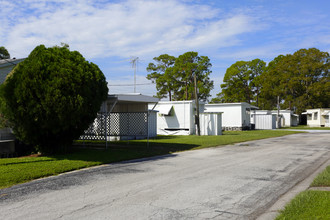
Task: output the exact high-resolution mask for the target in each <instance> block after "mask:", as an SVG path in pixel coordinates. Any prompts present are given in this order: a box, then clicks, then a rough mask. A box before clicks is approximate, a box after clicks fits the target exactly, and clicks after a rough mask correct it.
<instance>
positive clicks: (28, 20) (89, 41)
mask: <svg viewBox="0 0 330 220" xmlns="http://www.w3.org/2000/svg"><path fill="white" fill-rule="evenodd" d="M6 2H7V3H8V4H9V3H10V2H9V1H6ZM55 2H56V1H45V0H39V1H38V0H25V1H21V4H20V5H19V4H17V5H16V6H15V7H13V6H11V9H10V10H8V11H6V12H5V13H6V14H9V13H11V11H15V10H16V11H17V12H16V14H17V19H16V18H15V19H16V20H15V22H14V24H13V19H14V18H11V20H10V19H9V20H6V21H5V23H6V24H8V25H11V26H10V28H8V27H7V28H5V31H6V32H7V33H6V37H4V39H6V40H5V44H6V46H7V48H8V49H9V50H12V51H19V52H20V53H21V54H25V55H28V53H29V52H30V51H31V50H32V49H33V48H34V47H35V46H37V45H39V44H45V45H46V46H53V45H59V44H60V43H61V42H65V43H68V44H69V45H70V47H71V49H74V50H78V51H80V52H81V53H82V54H83V55H84V56H86V57H87V58H97V57H107V56H121V57H127V56H129V55H137V56H150V54H159V53H160V51H170V52H171V51H180V52H184V51H187V50H198V49H201V48H214V47H216V48H221V47H228V46H232V45H235V44H237V43H238V42H239V40H238V38H237V36H238V35H239V34H242V33H246V32H250V31H254V30H256V29H257V28H258V27H257V26H256V24H255V21H254V19H253V18H252V17H249V16H247V15H244V14H236V15H232V16H231V17H228V18H222V19H220V17H221V15H220V14H219V12H220V11H219V10H217V9H214V8H211V7H210V6H207V5H197V4H193V5H188V4H186V3H183V2H181V1H179V0H169V1H149V0H139V1H134V0H128V1H123V2H118V3H102V1H100V2H97V3H98V4H92V3H91V2H93V1H88V0H75V1H64V0H62V1H57V2H56V3H55ZM58 2H59V3H58ZM20 7H21V8H20ZM24 7H25V9H24ZM5 26H6V25H5ZM2 37H3V36H2ZM151 56H153V55H151Z"/></svg>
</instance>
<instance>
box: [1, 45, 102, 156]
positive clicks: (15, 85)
mask: <svg viewBox="0 0 330 220" xmlns="http://www.w3.org/2000/svg"><path fill="white" fill-rule="evenodd" d="M107 93H108V87H107V82H106V79H105V77H104V75H103V73H102V72H101V70H100V69H99V68H98V66H97V65H95V64H93V63H90V62H88V61H86V60H85V58H84V57H83V56H82V55H81V54H80V53H79V52H77V51H70V50H69V49H68V48H67V47H51V48H46V47H45V46H44V45H40V46H37V47H36V48H35V49H34V50H33V51H32V52H31V53H30V55H29V56H28V57H27V58H26V59H25V60H24V61H23V62H21V63H19V64H18V65H17V66H16V67H15V68H14V69H13V71H12V72H11V73H10V74H9V75H8V77H7V79H6V81H5V82H4V84H3V85H1V87H0V101H1V109H0V110H1V112H2V113H3V114H4V116H5V118H6V119H8V121H9V123H10V126H11V127H12V128H13V131H14V133H15V135H16V137H17V138H18V139H20V140H21V141H23V142H24V143H26V144H31V145H34V146H37V147H38V150H39V151H41V152H48V153H52V152H56V151H58V150H61V149H62V148H63V147H66V146H68V145H70V144H71V143H72V140H74V139H76V138H78V137H79V136H80V135H81V134H82V133H83V131H84V130H85V129H87V128H88V126H89V124H90V123H92V122H93V120H94V118H95V117H96V114H97V112H98V111H99V109H100V106H101V103H102V102H103V101H104V100H105V99H106V98H107Z"/></svg>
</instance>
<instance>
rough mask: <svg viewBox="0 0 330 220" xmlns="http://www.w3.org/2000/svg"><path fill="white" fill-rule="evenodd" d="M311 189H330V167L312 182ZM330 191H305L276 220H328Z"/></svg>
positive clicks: (329, 214)
mask: <svg viewBox="0 0 330 220" xmlns="http://www.w3.org/2000/svg"><path fill="white" fill-rule="evenodd" d="M311 186H312V187H320V186H327V187H330V166H328V167H327V168H326V169H325V170H324V171H323V172H322V173H320V174H319V175H318V176H317V177H316V178H315V179H314V181H313V182H312V184H311ZM329 207H330V191H317V190H307V191H304V192H302V193H300V194H298V195H297V196H296V197H295V198H294V199H293V200H292V201H291V202H290V203H289V204H288V205H287V206H286V207H285V208H284V210H282V211H281V212H280V215H279V216H278V217H277V218H276V220H285V219H330V208H329Z"/></svg>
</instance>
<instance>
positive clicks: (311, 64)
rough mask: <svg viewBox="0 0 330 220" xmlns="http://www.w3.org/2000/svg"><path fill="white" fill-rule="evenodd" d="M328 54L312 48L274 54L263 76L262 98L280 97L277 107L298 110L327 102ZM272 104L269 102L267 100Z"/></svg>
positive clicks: (329, 87)
mask: <svg viewBox="0 0 330 220" xmlns="http://www.w3.org/2000/svg"><path fill="white" fill-rule="evenodd" d="M329 71H330V56H329V53H327V52H322V51H320V50H318V49H316V48H310V49H300V50H298V51H296V52H295V53H294V54H288V55H286V56H282V55H280V56H278V57H276V58H275V59H274V60H273V61H272V62H271V63H270V64H269V66H268V70H267V71H266V73H265V75H264V76H263V78H264V79H263V88H262V94H263V96H264V97H265V98H264V99H266V98H267V97H268V98H271V97H272V99H274V98H275V97H277V96H279V97H280V102H281V107H282V108H288V109H293V108H294V109H296V110H297V112H298V113H301V112H302V111H304V110H305V109H308V108H322V107H323V108H325V107H329V105H330V73H329ZM267 105H273V103H267Z"/></svg>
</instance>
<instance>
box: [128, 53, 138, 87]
mask: <svg viewBox="0 0 330 220" xmlns="http://www.w3.org/2000/svg"><path fill="white" fill-rule="evenodd" d="M138 62H139V57H134V56H132V57H131V59H130V63H131V64H132V68H133V69H134V93H136V67H137V64H138Z"/></svg>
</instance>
